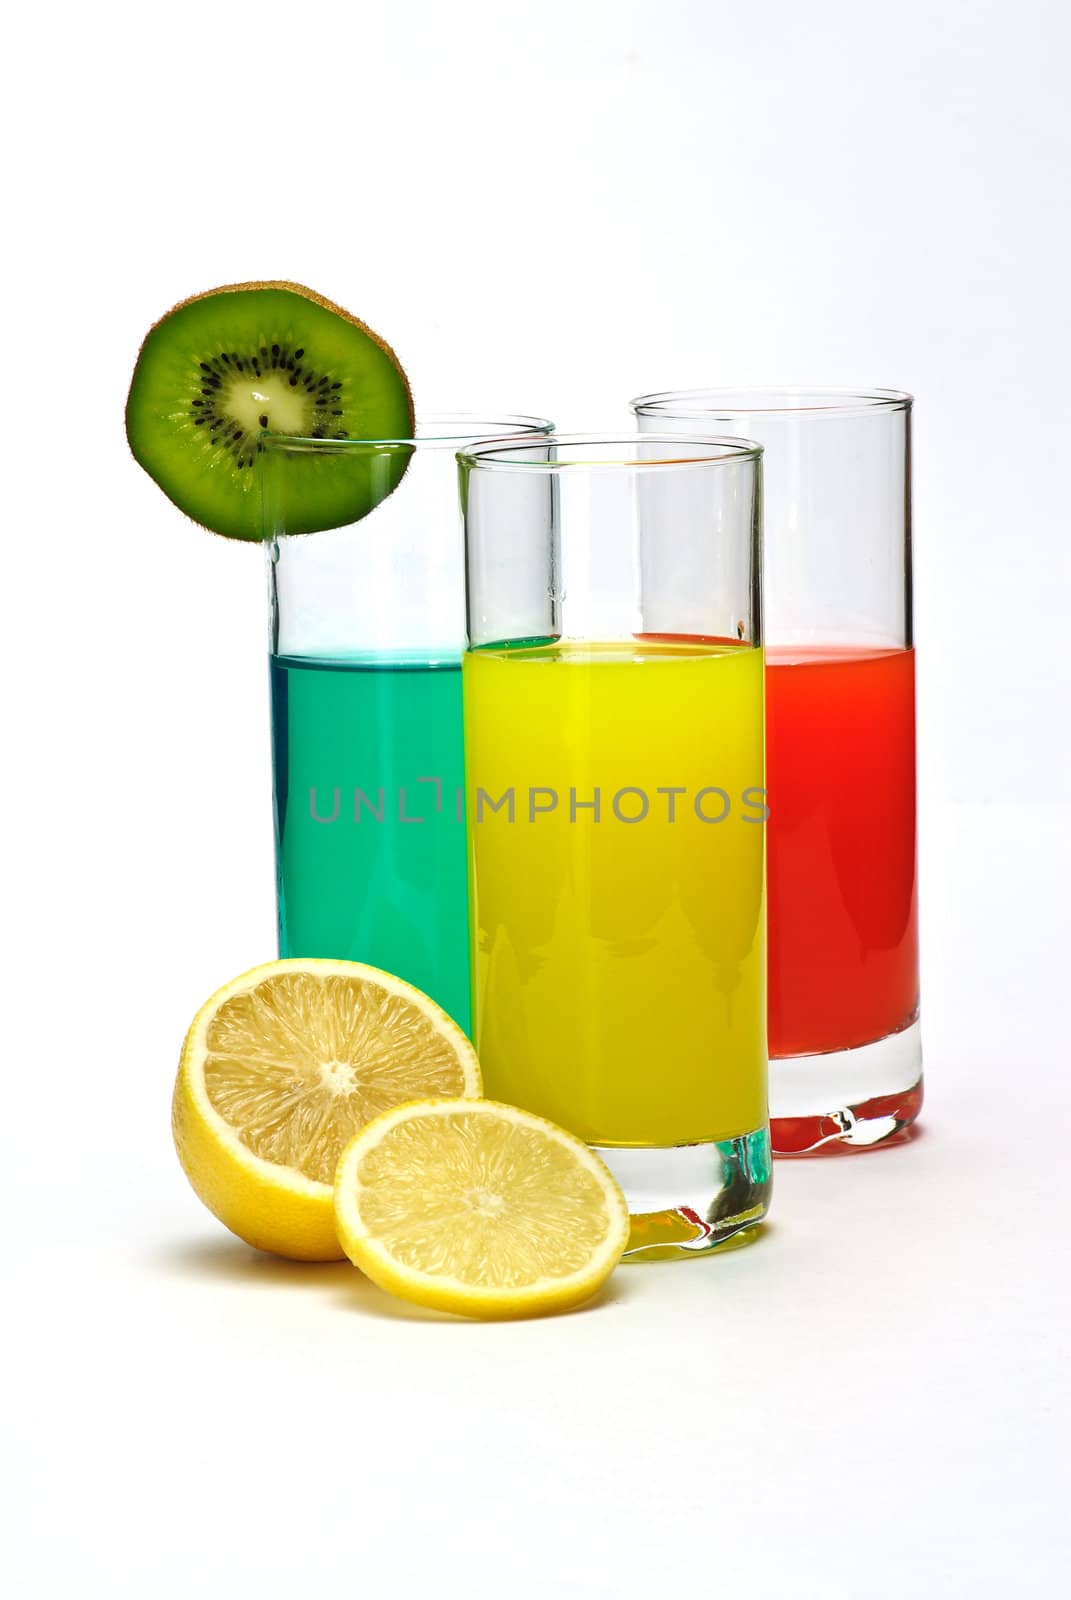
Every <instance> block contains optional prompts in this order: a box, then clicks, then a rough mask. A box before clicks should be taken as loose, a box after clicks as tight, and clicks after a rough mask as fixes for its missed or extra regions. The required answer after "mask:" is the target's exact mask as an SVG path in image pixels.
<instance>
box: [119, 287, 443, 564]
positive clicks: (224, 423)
mask: <svg viewBox="0 0 1071 1600" xmlns="http://www.w3.org/2000/svg"><path fill="white" fill-rule="evenodd" d="M126 430H127V438H128V439H129V441H130V448H131V450H132V451H133V452H134V455H135V457H136V459H137V460H138V461H139V462H140V464H141V465H142V466H143V467H144V468H145V470H146V472H148V473H149V474H150V476H151V477H152V478H154V479H155V480H156V482H157V483H158V484H159V485H160V487H161V488H162V489H163V491H164V493H165V494H166V495H168V496H169V498H170V499H171V500H173V501H174V503H175V504H176V505H177V506H178V507H179V508H180V510H182V511H184V512H186V514H187V515H188V516H190V517H192V518H193V519H194V521H195V522H200V523H202V524H203V525H204V526H205V527H206V528H211V529H212V531H213V532H215V533H221V534H224V535H226V536H227V537H228V538H232V539H266V538H273V537H275V535H277V534H289V533H312V532H316V531H318V530H320V529H323V528H335V527H341V526H342V525H343V524H345V523H350V522H356V521H357V520H359V518H361V517H363V516H366V515H367V514H368V512H369V511H371V510H372V509H373V508H374V507H375V506H376V505H378V504H379V502H380V501H381V500H382V499H383V498H384V497H385V496H386V495H388V494H390V492H391V491H392V490H393V489H394V488H395V487H396V486H397V484H398V482H399V480H400V479H401V476H402V474H403V473H404V471H405V468H406V465H407V463H408V459H409V454H410V452H409V451H407V450H405V449H404V448H402V447H397V448H394V449H386V448H385V449H383V450H374V449H364V448H363V447H361V446H360V445H357V444H354V443H352V441H357V440H367V439H378V440H405V439H409V438H411V437H412V432H413V406H412V396H411V394H410V391H409V384H408V381H407V379H406V376H405V373H404V372H403V371H402V369H401V367H400V365H399V364H398V360H397V357H396V356H395V355H394V352H393V351H392V350H391V349H390V347H389V346H388V345H386V344H385V343H384V342H383V340H382V339H380V338H379V336H378V335H377V334H375V333H373V332H372V331H371V329H370V328H367V327H366V326H365V324H364V323H363V322H358V320H357V319H356V317H351V316H350V314H349V312H347V311H343V310H342V309H341V307H339V306H336V305H333V304H332V303H331V301H329V300H324V299H323V298H322V297H321V296H320V295H317V294H315V293H314V292H313V291H312V290H311V289H305V288H303V287H302V286H301V285H300V284H296V283H242V284H233V285H230V286H228V287H226V288H223V289H214V290H212V291H211V292H210V293H208V294H203V295H197V296H196V297H195V298H194V299H192V300H184V301H183V302H182V303H181V304H180V305H177V306H176V307H175V308H174V310H173V311H171V312H169V313H168V315H167V316H166V317H164V318H163V319H162V320H161V321H160V322H158V323H157V324H156V325H155V327H153V328H152V329H151V330H150V332H149V334H148V336H147V338H146V340H145V343H144V344H143V345H142V347H141V354H140V355H139V356H138V362H137V366H136V367H135V369H134V378H133V382H132V383H131V386H130V395H129V398H128V400H127V407H126ZM284 435H285V436H288V438H292V439H293V440H294V443H293V444H290V443H288V439H287V438H286V437H284V438H281V437H280V436H284ZM310 440H311V441H316V443H311V444H310V443H302V442H301V441H310ZM348 441H349V442H348Z"/></svg>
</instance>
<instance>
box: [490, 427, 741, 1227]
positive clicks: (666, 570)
mask: <svg viewBox="0 0 1071 1600" xmlns="http://www.w3.org/2000/svg"><path fill="white" fill-rule="evenodd" d="M460 459H461V472H462V494H463V501H464V503H465V509H466V540H467V571H468V608H469V648H468V650H467V652H466V654H465V656H464V659H463V666H462V679H463V686H464V712H465V740H466V792H467V823H468V838H469V869H470V890H471V906H472V929H473V949H472V960H473V1023H474V1037H475V1041H476V1046H477V1049H478V1051H479V1054H480V1059H481V1062H482V1064H483V1070H484V1081H485V1085H486V1091H487V1093H488V1094H489V1095H490V1096H492V1097H494V1098H497V1099H501V1100H505V1101H509V1102H512V1103H515V1104H518V1105H522V1106H525V1107H527V1108H528V1109H530V1110H533V1111H536V1112H538V1113H540V1114H542V1115H544V1116H546V1117H549V1118H550V1119H551V1120H553V1121H555V1122H558V1123H561V1124H562V1125H564V1126H565V1127H568V1128H569V1129H571V1130H572V1131H573V1132H574V1133H576V1134H578V1135H579V1136H580V1137H582V1138H584V1139H586V1140H587V1141H588V1142H589V1143H590V1144H592V1145H593V1146H594V1147H596V1148H597V1149H598V1150H599V1152H600V1154H601V1155H602V1156H603V1158H604V1159H605V1160H606V1161H607V1164H608V1165H609V1166H610V1167H611V1168H612V1169H613V1171H614V1172H615V1173H616V1175H617V1176H618V1178H619V1179H620V1181H621V1182H622V1185H623V1187H624V1188H625V1192H626V1195H627V1196H628V1198H629V1202H630V1209H631V1210H632V1213H633V1237H632V1242H631V1246H630V1249H631V1252H632V1253H633V1254H635V1255H647V1256H652V1255H677V1254H692V1253H701V1252H704V1251H708V1250H710V1249H713V1248H716V1247H718V1246H720V1245H725V1244H728V1243H730V1242H733V1243H740V1242H742V1241H743V1240H745V1239H747V1238H748V1237H750V1236H752V1235H753V1232H754V1229H755V1225H756V1224H757V1222H758V1221H759V1220H760V1219H761V1217H762V1216H763V1215H764V1214H765V1210H766V1207H767V1204H768V1195H769V1184H770V1161H769V1140H768V1133H767V1107H766V1025H765V907H764V853H765V852H764V837H763V836H764V831H765V830H764V822H765V817H766V806H765V790H764V777H763V658H762V647H761V606H760V582H761V576H760V567H761V560H760V538H761V512H760V497H759V481H760V470H761V469H760V452H759V450H758V449H757V447H753V446H751V445H748V444H745V443H742V442H741V441H740V440H735V441H732V442H725V441H717V440H710V441H702V440H699V441H697V440H694V439H692V440H689V441H687V442H682V441H679V440H674V439H653V438H652V437H651V436H650V435H648V436H646V437H645V438H643V439H642V440H640V439H638V438H632V439H627V440H624V441H622V440H592V439H586V438H585V439H570V438H563V437H560V436H559V438H558V439H557V440H555V441H549V440H548V441H542V440H541V441H538V442H537V443H534V444H525V445H517V444H510V445H500V446H498V447H494V446H490V447H487V448H485V449H481V450H479V451H477V452H474V453H472V454H470V455H467V456H462V457H461V458H460Z"/></svg>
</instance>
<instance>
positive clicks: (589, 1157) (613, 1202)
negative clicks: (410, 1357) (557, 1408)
mask: <svg viewBox="0 0 1071 1600" xmlns="http://www.w3.org/2000/svg"><path fill="white" fill-rule="evenodd" d="M459 1109H464V1110H466V1111H469V1112H473V1111H474V1112H476V1113H478V1114H488V1115H498V1116H501V1117H504V1120H506V1121H510V1122H514V1123H521V1124H523V1125H525V1126H528V1127H537V1128H539V1129H540V1130H542V1131H543V1132H544V1133H546V1134H547V1135H548V1136H550V1137H551V1138H553V1139H554V1140H555V1141H556V1142H557V1143H559V1144H561V1145H562V1146H563V1147H564V1148H565V1149H567V1150H569V1151H570V1153H571V1154H572V1155H573V1156H574V1157H576V1158H577V1159H578V1160H579V1162H580V1163H581V1164H582V1165H583V1166H584V1167H586V1168H587V1170H588V1171H589V1172H590V1173H591V1174H592V1175H593V1176H595V1177H596V1178H597V1179H598V1180H599V1185H600V1188H601V1190H602V1192H603V1197H604V1200H605V1203H606V1209H607V1215H608V1218H609V1222H610V1227H609V1231H608V1233H607V1236H606V1239H605V1241H604V1242H603V1244H602V1245H601V1246H599V1248H598V1250H597V1251H596V1252H594V1253H593V1254H592V1257H591V1259H590V1260H589V1261H588V1263H587V1264H586V1265H585V1266H584V1267H583V1268H581V1269H579V1270H578V1271H577V1272H575V1273H571V1274H570V1275H569V1276H568V1277H561V1276H557V1275H554V1276H547V1277H543V1278H537V1279H535V1280H533V1282H532V1283H530V1284H525V1285H524V1286H523V1287H521V1288H502V1289H494V1288H480V1287H477V1286H474V1285H472V1284H470V1283H466V1282H464V1281H463V1280H462V1279H460V1278H456V1277H454V1276H453V1275H452V1274H449V1273H424V1272H420V1271H416V1270H414V1269H413V1268H411V1267H406V1266H402V1265H401V1264H400V1263H399V1262H398V1261H397V1259H396V1258H395V1257H394V1256H393V1255H392V1254H391V1253H390V1251H389V1250H388V1249H386V1248H385V1246H383V1245H382V1244H381V1243H380V1242H379V1240H377V1239H376V1238H375V1237H373V1236H372V1235H370V1234H369V1232H368V1229H367V1227H366V1225H365V1222H364V1219H363V1217H362V1216H361V1212H360V1194H361V1190H362V1188H363V1185H362V1184H361V1183H360V1181H359V1179H358V1177H357V1168H358V1166H359V1165H360V1162H361V1161H362V1160H363V1159H364V1157H365V1155H367V1154H368V1152H369V1151H370V1150H372V1149H374V1147H375V1146H376V1145H377V1144H378V1143H379V1141H380V1140H381V1139H382V1138H383V1136H384V1135H385V1134H386V1133H388V1132H389V1131H390V1129H391V1128H392V1127H394V1126H396V1125H397V1124H398V1123H400V1122H404V1121H408V1120H410V1119H411V1118H412V1117H414V1116H416V1115H432V1116H435V1115H438V1116H446V1115H450V1114H452V1113H453V1112H455V1111H457V1110H459ZM335 1227H336V1231H337V1233H338V1237H339V1240H340V1242H341V1244H342V1246H343V1248H344V1250H345V1251H346V1254H347V1255H348V1256H349V1258H350V1260H351V1261H352V1262H353V1263H354V1265H355V1266H357V1267H359V1268H360V1270H361V1271H362V1272H363V1273H364V1274H365V1276H366V1277H369V1278H371V1279H372V1281H373V1282H374V1283H376V1284H378V1285H379V1287H380V1288H382V1289H385V1290H387V1291H388V1293H391V1294H395V1295H397V1296H399V1297H400V1298H401V1299H404V1300H409V1301H411V1302H413V1303H415V1304H417V1305H422V1306H425V1307H428V1308H431V1309H434V1310H440V1311H449V1312H453V1313H454V1314H456V1315H461V1316H472V1317H480V1318H486V1319H493V1320H506V1319H510V1318H517V1317H531V1316H537V1315H540V1314H545V1313H549V1312H553V1311H564V1310H566V1309H568V1308H569V1307H570V1306H575V1305H580V1304H582V1303H583V1302H584V1301H586V1300H589V1299H591V1297H592V1296H593V1295H595V1294H596V1293H598V1291H599V1289H601V1288H602V1286H603V1284H604V1283H605V1282H606V1280H607V1278H608V1277H609V1276H610V1273H611V1272H612V1271H613V1269H614V1267H615V1266H616V1265H617V1263H618V1262H619V1261H620V1259H621V1256H622V1255H623V1253H624V1251H625V1248H626V1246H627V1243H628V1237H629V1228H630V1222H629V1214H628V1207H627V1205H626V1203H625V1198H624V1195H623V1194H622V1193H621V1190H620V1188H619V1187H618V1184H617V1181H616V1179H615V1178H614V1176H613V1174H612V1173H611V1172H610V1169H609V1168H608V1167H607V1165H606V1163H605V1162H604V1161H603V1160H601V1158H600V1157H599V1156H597V1155H596V1154H595V1152H594V1151H593V1150H592V1149H591V1148H590V1146H588V1145H586V1144H585V1143H584V1142H583V1140H581V1139H578V1138H577V1137H576V1136H575V1135H574V1134H571V1133H569V1132H568V1131H567V1130H566V1129H564V1128H560V1127H559V1126H558V1125H557V1124H556V1123H553V1122H550V1121H548V1120H547V1119H546V1118H545V1117H540V1116H538V1115H536V1114H535V1113H534V1112H530V1111H524V1110H522V1109H521V1108H520V1107H518V1106H511V1105H506V1104H505V1103H504V1102H502V1101H498V1100H469V1099H465V1098H463V1097H457V1098H451V1099H447V1098H436V1099H430V1100H419V1101H408V1102H406V1103H405V1104H404V1105H399V1106H393V1107H392V1108H391V1109H390V1110H389V1111H384V1112H382V1113H381V1114H380V1116H378V1117H376V1118H374V1119H373V1120H372V1121H371V1122H369V1123H367V1124H366V1125H365V1127H364V1128H362V1129H361V1130H360V1132H359V1133H357V1134H355V1135H354V1137H353V1138H352V1139H351V1140H350V1142H349V1144H348V1145H347V1146H346V1148H345V1149H344V1150H343V1152H342V1154H341V1156H340V1157H339V1162H338V1167H337V1169H336V1173H335Z"/></svg>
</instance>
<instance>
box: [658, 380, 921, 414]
mask: <svg viewBox="0 0 1071 1600" xmlns="http://www.w3.org/2000/svg"><path fill="white" fill-rule="evenodd" d="M914 398H915V397H914V395H913V394H910V393H909V392H908V391H907V390H906V389H879V388H868V389H840V388H820V387H818V386H816V385H807V384H757V385H755V386H754V387H750V388H729V387H725V388H714V389H662V390H658V391H656V392H655V393H652V394H641V395H637V396H635V398H634V399H632V400H630V401H629V408H630V410H632V411H633V412H634V413H635V414H636V415H637V416H641V417H655V416H657V417H667V418H670V419H672V418H674V417H685V416H692V417H694V416H700V415H709V416H711V417H723V416H754V417H779V416H785V415H797V416H837V417H844V416H865V415H869V414H870V413H877V412H887V411H909V410H910V409H911V406H912V403H913V401H914Z"/></svg>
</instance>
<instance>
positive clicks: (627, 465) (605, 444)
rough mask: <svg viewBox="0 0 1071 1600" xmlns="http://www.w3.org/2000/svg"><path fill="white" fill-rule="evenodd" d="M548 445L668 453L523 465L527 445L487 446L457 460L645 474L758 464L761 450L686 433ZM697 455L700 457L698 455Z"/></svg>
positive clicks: (566, 436) (561, 440)
mask: <svg viewBox="0 0 1071 1600" xmlns="http://www.w3.org/2000/svg"><path fill="white" fill-rule="evenodd" d="M546 442H547V444H548V445H554V446H555V447H559V446H565V447H566V449H585V450H587V449H591V450H603V449H605V450H606V451H608V452H619V451H621V450H622V449H623V448H626V449H627V448H632V449H635V448H636V447H637V446H640V445H643V446H651V445H657V444H664V445H666V446H667V450H668V449H669V448H670V447H672V450H673V453H672V454H666V455H662V456H656V457H654V458H652V459H649V460H642V459H638V458H637V457H636V456H634V455H631V456H630V455H623V454H607V455H606V456H603V457H595V458H586V457H583V456H574V457H571V458H570V457H568V456H567V457H566V458H565V459H564V460H559V461H526V460H524V459H521V457H523V453H524V452H525V451H528V450H530V449H531V448H532V441H531V440H530V439H529V440H523V441H522V440H517V439H514V440H509V439H502V440H497V441H496V440H489V441H487V442H485V443H482V444H481V445H480V446H479V448H478V449H474V450H459V451H458V452H457V459H458V461H459V462H460V463H461V464H462V466H466V467H469V468H475V469H476V470H477V471H480V472H547V473H553V472H561V471H566V470H569V469H574V470H575V469H578V468H579V469H581V470H585V469H586V470H587V471H588V472H595V471H599V470H609V471H612V472H650V471H656V472H657V471H661V470H664V469H666V468H668V467H713V466H722V465H725V464H727V463H728V462H732V461H737V462H739V461H759V460H761V458H762V453H763V446H762V445H761V444H759V443H758V441H757V440H755V439H733V438H722V437H716V436H714V435H710V436H707V435H702V434H692V435H690V436H689V435H688V434H685V433H605V434H600V433H555V434H552V435H550V436H549V437H548V438H547V441H546ZM699 450H702V451H703V453H702V454H698V453H697V452H698V451H699Z"/></svg>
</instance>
